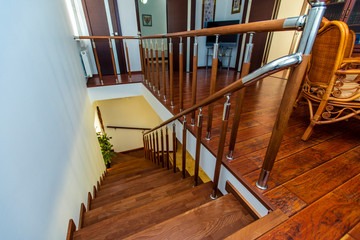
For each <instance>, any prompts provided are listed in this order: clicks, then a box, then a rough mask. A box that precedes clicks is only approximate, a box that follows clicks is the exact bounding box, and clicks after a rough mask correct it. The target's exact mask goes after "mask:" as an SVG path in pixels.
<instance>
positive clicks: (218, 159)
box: [211, 95, 231, 199]
mask: <svg viewBox="0 0 360 240" xmlns="http://www.w3.org/2000/svg"><path fill="white" fill-rule="evenodd" d="M230 105H231V104H230V95H227V101H226V103H225V104H224V112H223V118H222V123H221V128H220V140H219V147H218V152H217V155H216V163H215V171H214V179H213V183H214V185H213V191H212V195H211V198H212V199H215V198H216V195H217V191H218V184H219V177H220V169H221V162H222V158H223V154H224V147H225V138H226V130H227V126H228V120H229V114H230Z"/></svg>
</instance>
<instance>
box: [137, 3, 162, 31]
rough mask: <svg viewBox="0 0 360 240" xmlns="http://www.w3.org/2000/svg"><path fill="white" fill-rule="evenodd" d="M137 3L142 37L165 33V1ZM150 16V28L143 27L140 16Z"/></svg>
mask: <svg viewBox="0 0 360 240" xmlns="http://www.w3.org/2000/svg"><path fill="white" fill-rule="evenodd" d="M136 1H138V2H139V16H140V28H141V34H142V35H143V36H148V35H155V34H164V33H167V19H166V0H156V1H154V0H149V1H148V2H147V3H146V4H143V3H141V1H139V0H136ZM143 14H150V15H152V26H151V27H148V26H143V22H142V15H143Z"/></svg>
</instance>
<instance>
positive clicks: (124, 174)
mask: <svg viewBox="0 0 360 240" xmlns="http://www.w3.org/2000/svg"><path fill="white" fill-rule="evenodd" d="M157 169H159V167H158V166H155V165H153V166H150V167H148V166H144V167H137V168H135V169H131V170H129V171H126V172H122V173H119V174H112V175H111V174H106V178H105V181H104V184H107V183H110V182H116V181H118V180H119V178H128V177H132V176H135V175H138V174H142V173H146V172H151V171H154V170H157Z"/></svg>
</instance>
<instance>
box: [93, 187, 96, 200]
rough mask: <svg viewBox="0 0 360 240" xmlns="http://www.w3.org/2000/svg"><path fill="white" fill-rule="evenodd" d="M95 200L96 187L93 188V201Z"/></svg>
mask: <svg viewBox="0 0 360 240" xmlns="http://www.w3.org/2000/svg"><path fill="white" fill-rule="evenodd" d="M94 198H96V187H95V185H94V186H93V199H94Z"/></svg>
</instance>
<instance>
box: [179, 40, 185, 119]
mask: <svg viewBox="0 0 360 240" xmlns="http://www.w3.org/2000/svg"><path fill="white" fill-rule="evenodd" d="M183 46H184V44H183V42H182V37H180V43H179V96H180V112H182V110H183V109H184V99H183V91H184V54H183Z"/></svg>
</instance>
